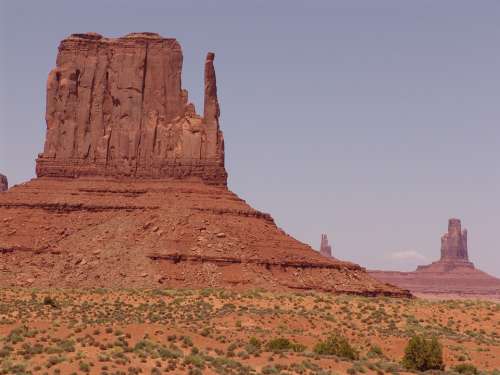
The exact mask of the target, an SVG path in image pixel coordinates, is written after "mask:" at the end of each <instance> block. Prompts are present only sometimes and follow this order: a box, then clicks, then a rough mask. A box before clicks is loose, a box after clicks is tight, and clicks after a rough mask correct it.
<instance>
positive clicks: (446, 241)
mask: <svg viewBox="0 0 500 375" xmlns="http://www.w3.org/2000/svg"><path fill="white" fill-rule="evenodd" d="M457 259H460V260H464V261H468V260H469V254H468V249H467V230H466V229H464V230H463V231H462V224H461V222H460V220H459V219H450V220H449V221H448V233H445V234H444V235H443V236H442V237H441V260H457Z"/></svg>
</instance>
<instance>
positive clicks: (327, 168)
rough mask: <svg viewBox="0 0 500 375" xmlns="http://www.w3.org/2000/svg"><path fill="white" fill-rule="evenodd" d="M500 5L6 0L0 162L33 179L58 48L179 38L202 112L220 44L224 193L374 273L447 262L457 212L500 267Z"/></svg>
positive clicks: (472, 250)
mask: <svg viewBox="0 0 500 375" xmlns="http://www.w3.org/2000/svg"><path fill="white" fill-rule="evenodd" d="M499 19H500V1H497V0H490V1H489V0H477V1H470V0H467V1H465V0H440V1H435V0H419V1H409V0H377V1H373V0H337V1H334V0H328V1H305V0H304V1H294V0H286V1H285V0H283V1H278V0H276V1H235V0H231V1H207V0H203V1H191V0H183V1H163V0H162V1H144V0H143V1H137V0H134V1H110V0H98V1H97V0H86V1H85V2H82V1H71V0H64V1H52V0H46V1H38V0H36V1H35V0H33V1H26V0H16V1H7V0H0V56H1V58H0V172H2V173H3V174H6V175H7V176H8V177H9V179H10V182H11V184H18V183H21V182H23V181H27V180H29V179H31V178H33V177H34V171H35V165H34V159H35V158H36V155H37V154H38V153H39V152H41V151H42V146H43V141H44V136H45V121H44V115H45V113H44V112H45V84H46V79H47V74H48V72H49V71H50V70H51V69H52V68H53V67H54V66H55V58H56V54H57V46H58V44H59V41H60V40H61V39H63V38H65V37H66V36H68V35H69V34H71V33H77V32H87V31H94V32H98V33H101V34H103V35H105V36H109V37H118V36H122V35H124V34H127V33H129V32H140V31H151V32H157V33H160V34H161V35H163V36H165V37H175V38H177V39H178V40H179V42H180V43H181V45H182V48H183V53H184V68H183V86H184V88H186V89H187V90H188V91H189V95H190V100H191V101H192V102H194V103H195V105H196V108H197V110H198V112H199V113H200V112H202V110H203V108H202V103H203V98H202V95H203V64H204V57H205V54H206V53H207V52H208V51H213V52H215V54H216V59H215V67H216V72H217V82H218V93H219V101H220V105H221V127H222V130H223V131H224V138H225V144H226V167H227V169H228V173H229V188H230V189H231V190H233V191H234V192H235V193H237V194H238V195H239V196H240V197H242V198H243V199H245V200H246V201H247V202H248V203H250V204H251V205H252V206H253V207H255V208H257V209H259V210H262V211H264V212H269V213H271V214H272V216H273V217H274V219H275V221H276V222H277V224H278V225H279V226H280V227H281V228H283V229H284V230H285V231H287V232H288V233H290V234H291V235H293V236H294V237H295V238H297V239H299V240H301V241H303V242H306V243H308V244H310V245H311V246H313V247H314V248H318V247H319V242H320V235H321V233H326V234H328V236H329V239H330V242H331V243H332V244H333V252H334V255H335V256H336V257H338V258H340V259H345V260H350V261H353V262H356V263H360V264H361V265H363V266H364V267H367V268H370V269H391V270H403V271H409V270H412V269H414V268H415V267H416V266H417V265H418V264H426V263H429V262H431V261H434V260H437V259H438V258H439V252H440V236H441V235H442V234H443V233H444V232H445V231H446V229H447V221H448V218H451V217H457V218H460V219H462V223H463V226H464V227H466V228H467V229H468V231H469V256H470V259H471V260H472V261H473V262H474V263H475V264H476V266H477V267H479V268H480V269H482V270H484V271H486V272H488V273H490V274H493V275H495V276H497V277H500V239H499V235H500V228H499V227H500V48H499V41H500V22H498V20H499Z"/></svg>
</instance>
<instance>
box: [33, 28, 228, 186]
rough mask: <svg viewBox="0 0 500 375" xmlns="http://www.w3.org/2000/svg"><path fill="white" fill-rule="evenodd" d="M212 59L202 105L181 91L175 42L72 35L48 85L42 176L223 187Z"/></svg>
mask: <svg viewBox="0 0 500 375" xmlns="http://www.w3.org/2000/svg"><path fill="white" fill-rule="evenodd" d="M213 61H214V54H213V53H209V54H208V55H207V59H206V61H205V103H204V105H205V107H204V111H203V116H199V115H197V114H196V113H195V109H194V105H193V104H191V103H189V102H188V93H187V91H186V90H183V89H182V84H181V72H182V50H181V46H180V45H179V43H178V42H177V41H176V40H175V39H166V38H162V37H160V36H159V35H158V34H154V33H132V34H128V35H126V36H125V37H123V38H117V39H110V38H104V37H102V36H101V35H98V34H94V33H89V34H73V35H71V36H70V37H69V38H67V39H64V40H63V41H62V42H61V44H60V45H59V54H58V56H57V63H56V67H55V68H54V69H53V70H52V71H51V72H50V74H49V78H48V80H47V111H46V115H45V119H46V122H47V136H46V140H45V147H44V151H43V153H42V154H40V155H39V157H38V159H37V163H36V171H37V175H38V176H39V177H43V176H67V177H78V176H114V177H117V176H123V177H134V178H171V177H173V178H190V177H195V178H201V179H203V180H205V181H206V182H209V183H214V184H220V185H224V184H225V183H226V179H227V173H226V170H225V168H224V140H223V136H222V132H221V131H220V129H219V103H218V100H217V85H216V78H215V71H214V64H213Z"/></svg>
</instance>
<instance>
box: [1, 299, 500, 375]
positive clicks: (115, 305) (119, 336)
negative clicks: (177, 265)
mask: <svg viewBox="0 0 500 375" xmlns="http://www.w3.org/2000/svg"><path fill="white" fill-rule="evenodd" d="M414 332H415V333H423V334H425V335H427V336H429V337H430V336H432V335H437V336H438V338H439V340H440V342H441V343H442V344H443V347H444V359H445V363H446V368H447V370H448V371H450V373H451V368H452V367H453V366H455V365H457V364H460V363H471V364H473V365H475V366H476V367H477V368H478V369H479V370H481V371H482V372H484V373H488V374H500V370H499V369H500V304H499V303H495V302H491V301H479V300H476V301H472V300H448V301H438V300H425V299H412V300H409V299H395V298H394V299H392V298H365V297H356V296H345V295H344V296H333V295H328V294H324V293H308V294H303V293H302V294H299V293H297V294H294V293H288V294H287V293H269V292H263V291H258V290H255V291H251V292H244V293H236V292H230V291H224V290H215V289H204V290H104V289H93V290H57V289H50V290H48V289H46V290H37V289H0V374H29V373H33V374H85V373H90V374H139V373H141V374H162V373H172V374H346V373H348V374H355V373H366V374H372V373H373V374H383V373H405V371H404V370H403V369H402V367H401V365H400V361H401V358H402V356H403V353H404V347H405V345H406V343H407V342H408V339H409V337H410V336H411V335H412V334H413V333H414ZM331 333H340V334H342V335H344V336H345V337H347V338H348V340H349V342H350V343H351V344H352V346H354V348H355V349H356V350H357V351H358V352H359V358H360V359H359V360H347V359H342V358H338V357H335V356H326V355H317V354H315V353H314V346H315V345H316V344H317V343H318V342H320V341H321V340H324V339H326V338H327V337H328V335H329V334H331ZM276 338H286V339H288V340H290V343H291V345H290V348H289V349H287V350H276V351H275V352H273V351H272V350H270V349H269V347H268V343H269V342H270V341H272V340H274V339H276ZM406 373H407V372H406Z"/></svg>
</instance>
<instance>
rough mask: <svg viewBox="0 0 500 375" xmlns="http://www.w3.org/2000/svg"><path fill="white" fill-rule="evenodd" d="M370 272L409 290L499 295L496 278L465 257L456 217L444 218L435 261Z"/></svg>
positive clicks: (464, 241)
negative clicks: (444, 229)
mask: <svg viewBox="0 0 500 375" xmlns="http://www.w3.org/2000/svg"><path fill="white" fill-rule="evenodd" d="M370 274H371V275H372V276H373V277H375V278H376V279H378V280H380V281H383V282H387V283H391V284H394V285H397V286H399V287H401V288H405V289H409V290H410V291H411V292H413V293H423V294H435V295H468V296H484V297H491V298H495V299H500V279H498V278H496V277H493V276H491V275H488V274H487V273H485V272H483V271H481V270H478V269H477V268H475V267H474V264H473V263H472V262H470V261H469V250H468V241H467V230H466V229H464V230H462V224H461V222H460V220H459V219H450V220H449V221H448V231H447V233H445V234H444V235H443V236H442V237H441V258H440V259H439V260H438V261H436V262H433V263H431V264H429V265H423V266H418V267H417V269H416V270H415V271H414V272H393V271H370Z"/></svg>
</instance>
